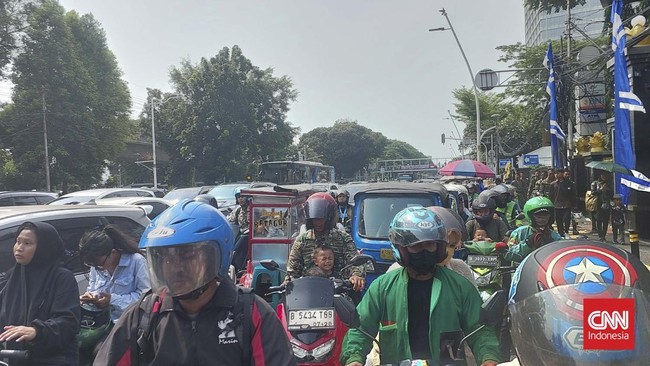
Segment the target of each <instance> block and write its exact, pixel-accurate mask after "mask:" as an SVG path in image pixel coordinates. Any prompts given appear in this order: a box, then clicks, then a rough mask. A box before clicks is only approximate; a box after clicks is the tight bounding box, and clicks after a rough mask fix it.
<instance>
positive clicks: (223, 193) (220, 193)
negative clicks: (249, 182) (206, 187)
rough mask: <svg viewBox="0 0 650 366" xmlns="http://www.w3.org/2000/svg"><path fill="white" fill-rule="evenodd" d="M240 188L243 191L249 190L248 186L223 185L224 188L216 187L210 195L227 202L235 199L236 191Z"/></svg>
mask: <svg viewBox="0 0 650 366" xmlns="http://www.w3.org/2000/svg"><path fill="white" fill-rule="evenodd" d="M238 187H241V188H242V189H244V188H247V186H246V185H241V186H238V185H223V186H216V187H214V188H212V190H211V191H210V192H208V194H209V195H211V196H213V197H215V198H216V199H218V200H227V199H232V200H234V199H235V189H237V188H238Z"/></svg>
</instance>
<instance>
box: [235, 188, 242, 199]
mask: <svg viewBox="0 0 650 366" xmlns="http://www.w3.org/2000/svg"><path fill="white" fill-rule="evenodd" d="M234 192H235V198H239V196H240V195H241V187H237V188H235V191H234Z"/></svg>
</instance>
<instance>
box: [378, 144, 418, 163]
mask: <svg viewBox="0 0 650 366" xmlns="http://www.w3.org/2000/svg"><path fill="white" fill-rule="evenodd" d="M425 157H426V155H424V154H423V153H422V152H421V151H419V150H418V149H416V148H415V147H413V146H412V145H411V144H409V143H406V142H404V141H400V140H392V139H389V140H388V142H387V143H386V146H385V147H384V153H383V154H382V156H381V160H394V159H417V158H425Z"/></svg>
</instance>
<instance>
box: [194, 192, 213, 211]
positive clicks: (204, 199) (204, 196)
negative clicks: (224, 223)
mask: <svg viewBox="0 0 650 366" xmlns="http://www.w3.org/2000/svg"><path fill="white" fill-rule="evenodd" d="M194 200H195V201H196V202H203V203H207V204H208V205H210V206H212V207H214V208H219V204H218V203H217V199H216V198H214V196H212V195H209V194H200V195H198V196H196V197H194Z"/></svg>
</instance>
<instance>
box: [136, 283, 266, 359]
mask: <svg viewBox="0 0 650 366" xmlns="http://www.w3.org/2000/svg"><path fill="white" fill-rule="evenodd" d="M164 299H165V292H163V293H162V294H161V295H160V296H158V295H156V294H154V293H153V292H152V290H149V291H147V292H146V293H145V294H143V295H142V297H141V298H140V301H139V303H138V308H140V305H142V304H143V303H147V302H151V303H152V305H151V308H150V310H149V311H146V310H145V312H144V313H143V314H142V317H141V318H140V320H139V322H138V337H137V341H136V345H137V351H138V361H137V365H146V364H147V360H151V359H152V358H153V354H152V352H151V347H150V346H151V343H152V339H151V336H152V334H153V332H152V331H153V329H154V327H155V326H156V324H157V322H158V318H159V315H160V307H161V306H162V303H163V300H164ZM254 302H255V294H254V293H253V289H251V288H244V287H240V286H237V301H236V303H235V308H234V313H235V314H236V315H237V318H236V319H235V324H234V327H235V335H236V336H237V339H238V340H239V344H240V345H241V347H242V355H243V360H244V362H243V363H242V365H250V364H251V349H250V348H251V338H252V332H251V328H252V324H253V321H252V318H253V304H254ZM145 309H146V308H145Z"/></svg>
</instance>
